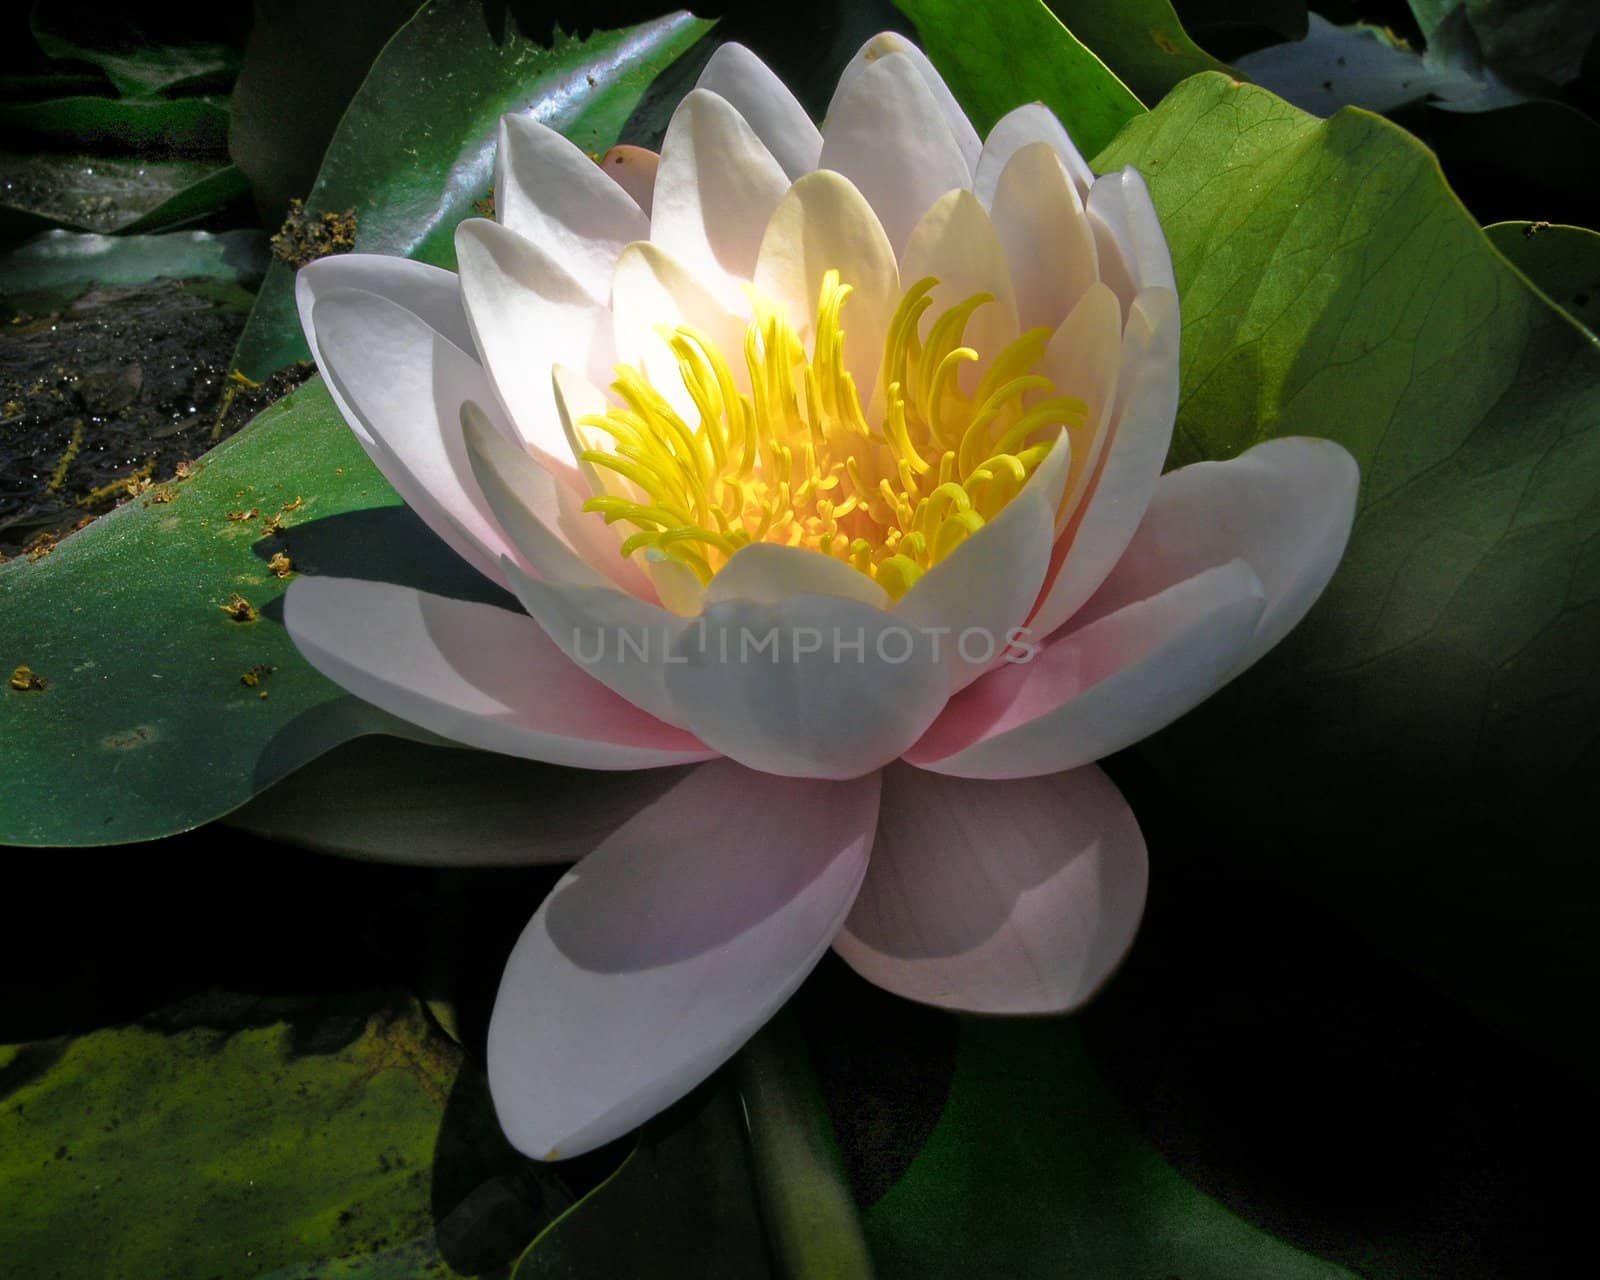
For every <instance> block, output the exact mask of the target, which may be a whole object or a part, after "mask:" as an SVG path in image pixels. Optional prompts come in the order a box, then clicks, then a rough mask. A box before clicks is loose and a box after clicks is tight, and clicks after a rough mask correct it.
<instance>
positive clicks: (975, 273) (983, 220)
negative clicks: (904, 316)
mask: <svg viewBox="0 0 1600 1280" xmlns="http://www.w3.org/2000/svg"><path fill="white" fill-rule="evenodd" d="M925 276H933V277H935V278H936V279H937V280H938V281H939V283H938V285H937V286H935V288H934V290H933V292H932V293H931V294H930V295H929V296H930V297H931V298H932V299H933V306H931V307H930V308H929V309H928V310H927V311H925V312H924V313H923V315H922V322H921V326H920V327H921V332H922V336H923V337H924V338H926V337H927V334H928V331H929V330H930V329H931V328H932V327H933V324H934V319H935V317H937V316H938V314H939V313H940V312H941V311H944V310H946V309H947V308H949V307H953V306H956V305H957V304H958V303H961V302H964V301H965V300H966V299H968V298H970V297H971V296H972V295H973V294H975V293H987V294H990V295H991V296H992V297H993V298H994V301H993V302H987V303H985V304H984V305H983V306H981V307H979V308H978V309H977V310H976V311H974V312H973V313H972V319H971V320H970V321H968V323H967V330H966V338H965V343H964V345H966V346H969V347H971V348H972V349H973V350H974V351H976V352H977V353H978V355H979V356H980V357H981V360H982V363H983V364H985V365H987V362H988V361H989V360H991V359H992V358H993V357H994V356H996V355H998V354H999V353H1000V350H1001V348H1003V347H1004V346H1005V345H1006V344H1007V343H1009V342H1011V341H1013V340H1014V339H1015V338H1016V336H1017V298H1016V292H1015V290H1014V289H1013V287H1012V283H1011V265H1010V264H1009V263H1008V262H1007V261H1006V251H1005V248H1004V247H1003V246H1002V245H1001V243H1000V237H999V235H998V234H997V233H996V232H995V229H994V223H992V222H991V221H990V220H989V215H988V214H987V213H985V212H984V209H983V206H982V205H981V204H979V203H978V201H977V198H976V197H975V196H974V195H973V194H972V192H970V191H950V192H947V193H946V194H945V195H943V196H941V197H940V198H939V199H938V200H936V201H934V203H933V205H932V207H930V208H929V210H928V211H927V213H926V214H924V215H923V217H922V218H921V220H920V221H918V223H917V225H916V228H915V229H914V230H913V231H912V233H911V238H910V239H909V240H908V241H907V243H906V247H905V251H904V252H903V253H902V254H901V255H900V278H901V279H902V280H903V281H905V283H906V285H907V286H910V285H912V284H914V283H916V282H917V281H918V280H921V279H922V278H923V277H925ZM978 378H979V366H978V364H976V363H972V362H968V363H966V364H963V365H962V366H961V371H960V379H961V386H962V389H963V390H964V391H966V392H967V393H968V394H969V395H970V394H971V393H972V392H973V391H974V390H975V388H976V386H977V383H978Z"/></svg>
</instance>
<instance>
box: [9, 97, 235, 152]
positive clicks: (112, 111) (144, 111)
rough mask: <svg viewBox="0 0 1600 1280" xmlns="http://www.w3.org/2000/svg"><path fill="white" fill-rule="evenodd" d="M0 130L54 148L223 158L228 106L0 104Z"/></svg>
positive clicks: (87, 101)
mask: <svg viewBox="0 0 1600 1280" xmlns="http://www.w3.org/2000/svg"><path fill="white" fill-rule="evenodd" d="M0 131H4V134H5V137H6V140H7V142H8V143H10V144H11V145H16V140H20V139H25V140H27V141H28V142H30V143H33V144H36V145H39V146H43V147H53V148H57V149H77V148H83V149H91V148H92V149H94V150H96V151H113V152H124V153H125V152H141V153H145V154H158V155H163V156H170V155H197V156H198V155H211V156H224V155H226V154H227V149H228V104H227V101H226V100H225V99H222V98H173V99H167V98H52V99H50V100H49V101H46V102H6V103H0Z"/></svg>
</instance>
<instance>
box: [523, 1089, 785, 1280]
mask: <svg viewBox="0 0 1600 1280" xmlns="http://www.w3.org/2000/svg"><path fill="white" fill-rule="evenodd" d="M513 1274H514V1280H594V1278H595V1277H599V1276H617V1277H623V1276H626V1277H628V1280H677V1278H678V1277H681V1276H686V1275H692V1276H694V1277H695V1280H768V1278H769V1277H771V1276H772V1274H773V1273H772V1269H771V1266H770V1264H769V1262H768V1259H767V1244H766V1238H765V1235H764V1233H763V1231H762V1225H761V1211H760V1208H759V1206H758V1204H757V1201H756V1197H755V1192H754V1189H753V1179H752V1169H751V1165H750V1155H749V1151H748V1149H747V1147H746V1144H745V1127H744V1117H743V1113H742V1110H741V1107H740V1104H739V1099H738V1096H737V1095H736V1094H735V1093H734V1091H733V1089H732V1088H731V1086H730V1085H729V1084H728V1082H727V1080H726V1077H725V1076H718V1077H716V1078H714V1079H713V1080H712V1082H711V1083H710V1084H707V1085H705V1086H703V1087H701V1088H700V1089H697V1090H696V1091H695V1092H694V1093H692V1094H690V1095H689V1097H687V1098H685V1099H684V1100H683V1101H682V1102H681V1103H679V1104H678V1105H677V1106H675V1107H673V1108H672V1109H671V1110H669V1111H667V1112H665V1113H664V1114H662V1115H661V1116H658V1117H657V1118H656V1119H655V1120H653V1121H651V1122H650V1123H649V1124H647V1125H646V1126H645V1127H644V1129H643V1131H642V1132H641V1133H640V1135H639V1144H638V1146H637V1147H636V1148H635V1149H634V1151H633V1153H632V1154H631V1155H630V1156H629V1157H628V1158H627V1160H626V1161H625V1162H624V1163H623V1165H622V1167H621V1168H620V1169H618V1170H617V1172H616V1173H614V1174H613V1175H612V1176H611V1177H610V1178H609V1179H607V1180H606V1181H605V1182H603V1183H601V1184H600V1186H598V1187H597V1188H595V1190H593V1191H592V1192H590V1193H589V1194H588V1195H587V1196H585V1197H584V1198H583V1199H582V1200H580V1201H579V1202H578V1203H577V1204H576V1205H574V1206H573V1207H572V1209H570V1210H569V1211H568V1212H567V1213H565V1214H563V1215H562V1216H561V1217H560V1218H558V1219H556V1221H555V1222H554V1223H552V1224H551V1225H550V1227H548V1228H547V1229H546V1230H545V1231H544V1233H543V1234H542V1235H540V1236H539V1237H538V1238H537V1239H536V1240H535V1241H534V1242H533V1243H532V1244H531V1245H530V1246H529V1247H528V1251H527V1253H525V1254H524V1255H523V1257H522V1260H521V1262H519V1263H518V1264H517V1268H516V1271H515V1272H514V1273H513Z"/></svg>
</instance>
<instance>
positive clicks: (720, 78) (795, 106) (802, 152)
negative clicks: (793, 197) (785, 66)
mask: <svg viewBox="0 0 1600 1280" xmlns="http://www.w3.org/2000/svg"><path fill="white" fill-rule="evenodd" d="M695 87H696V88H698V89H709V90H711V92H712V93H715V94H718V95H719V96H721V97H723V98H726V99H727V100H728V102H729V103H731V104H732V106H733V108H734V109H735V110H736V111H738V113H739V114H740V115H741V116H743V117H744V118H745V120H746V121H747V122H748V123H749V125H750V127H751V128H752V129H753V130H755V134H756V137H758V138H760V139H761V141H762V144H763V145H764V146H765V147H766V148H767V150H768V151H770V152H771V153H772V158H773V159H774V160H776V161H777V162H778V163H779V164H780V165H781V166H782V167H783V172H784V173H785V175H787V177H788V178H789V181H791V182H793V181H795V180H797V179H798V178H799V177H800V176H801V175H802V174H806V173H810V172H811V171H812V170H813V169H815V168H816V167H817V157H818V156H820V155H821V154H822V135H821V134H820V133H818V132H817V126H816V125H814V124H812V123H811V117H810V116H808V115H807V114H806V109H805V108H804V107H802V106H801V105H800V103H799V101H798V100H797V99H796V98H795V96H794V94H792V93H790V92H789V87H788V86H787V85H786V84H784V83H783V81H782V80H780V79H778V77H777V76H776V75H775V74H774V73H773V72H772V70H771V69H770V68H769V67H768V66H767V64H766V63H764V62H763V61H761V59H760V58H758V57H756V55H755V54H753V53H751V52H750V50H748V49H746V48H745V47H744V46H743V45H742V44H736V43H733V42H731V41H730V42H729V43H727V44H725V45H720V46H718V48H717V51H716V52H715V53H713V54H712V55H711V60H710V61H709V62H707V63H706V67H705V70H704V71H702V72H701V73H700V79H699V80H698V81H696V83H695Z"/></svg>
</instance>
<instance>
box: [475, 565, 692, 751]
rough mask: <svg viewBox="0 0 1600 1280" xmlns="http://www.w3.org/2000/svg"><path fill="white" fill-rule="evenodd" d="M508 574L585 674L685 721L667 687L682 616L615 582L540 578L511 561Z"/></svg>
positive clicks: (672, 720)
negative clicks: (588, 583) (585, 583)
mask: <svg viewBox="0 0 1600 1280" xmlns="http://www.w3.org/2000/svg"><path fill="white" fill-rule="evenodd" d="M504 572H505V576H506V580H507V581H508V582H509V583H510V586H511V590H512V591H514V592H515V593H516V596H517V599H518V600H520V601H521V602H522V607H523V608H524V609H526V610H527V611H528V613H529V615H530V616H531V617H532V618H533V620H534V621H535V622H537V623H538V624H539V626H540V627H541V628H543V630H544V633H545V635H547V636H549V637H550V639H551V640H552V641H553V642H554V643H555V645H556V647H557V648H559V649H560V650H561V652H562V653H564V654H566V656H567V657H568V658H569V659H571V660H572V661H573V662H574V663H576V664H577V665H578V666H579V667H581V668H582V669H583V671H584V672H585V673H587V674H588V675H590V676H592V677H593V678H594V679H596V680H598V681H599V682H600V683H601V684H603V685H605V686H606V687H607V688H609V689H611V690H613V691H614V692H615V693H618V694H620V695H621V696H622V697H624V698H626V699H627V700H628V701H629V702H631V703H633V705H634V706H636V707H638V708H640V709H641V710H643V711H646V712H648V713H649V714H650V715H652V716H654V717H655V718H656V719H658V720H662V721H665V722H666V723H667V724H673V725H679V726H682V725H683V723H684V718H683V716H682V714H681V713H680V712H679V711H678V710H677V707H676V705H675V704H674V702H673V700H672V699H671V698H670V697H668V695H667V690H666V685H665V678H666V673H667V671H668V670H670V669H671V668H669V667H668V666H667V662H668V660H669V658H670V655H671V653H672V650H673V646H674V644H675V643H676V642H677V640H678V636H679V633H680V632H682V630H683V629H684V627H685V626H687V625H688V624H687V623H686V622H685V621H684V620H683V619H682V618H679V617H677V616H675V615H674V614H671V613H668V612H667V611H666V610H665V609H663V608H661V607H660V606H659V605H654V604H650V603H649V602H647V601H645V600H640V599H638V598H637V597H636V596H632V595H629V594H627V593H626V592H623V591H618V590H617V589H616V588H615V587H613V586H612V585H610V584H609V583H607V584H605V585H603V586H582V585H578V584H574V583H566V582H538V581H535V580H534V579H533V578H531V577H529V576H528V575H527V574H526V573H523V572H522V571H521V570H519V569H517V568H516V567H515V566H514V565H511V564H510V563H509V562H507V564H506V565H505V569H504Z"/></svg>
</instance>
